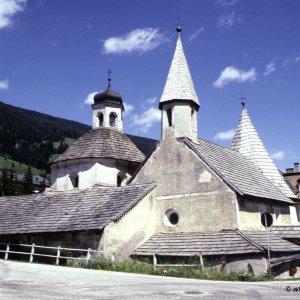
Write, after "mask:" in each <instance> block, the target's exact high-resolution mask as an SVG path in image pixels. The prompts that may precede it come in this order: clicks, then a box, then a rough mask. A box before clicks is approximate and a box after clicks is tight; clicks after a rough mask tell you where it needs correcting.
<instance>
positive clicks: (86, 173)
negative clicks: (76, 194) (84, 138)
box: [51, 159, 130, 191]
mask: <svg viewBox="0 0 300 300" xmlns="http://www.w3.org/2000/svg"><path fill="white" fill-rule="evenodd" d="M120 171H122V172H123V173H125V176H126V180H128V179H129V178H130V175H129V174H128V173H126V170H125V169H123V168H121V167H119V166H117V164H116V161H115V160H113V159H111V160H109V159H105V160H103V159H102V160H101V159H99V160H93V159H91V160H82V161H79V160H76V161H71V162H66V163H58V164H56V165H55V166H53V167H52V170H51V182H52V185H51V188H52V189H54V190H58V191H66V190H71V189H73V188H74V187H73V185H72V182H71V179H70V176H71V175H72V174H78V176H79V186H78V188H79V189H84V188H90V187H92V186H93V185H95V184H96V183H100V184H103V185H111V186H116V185H117V175H118V173H119V172H120Z"/></svg>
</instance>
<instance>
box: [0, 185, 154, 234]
mask: <svg viewBox="0 0 300 300" xmlns="http://www.w3.org/2000/svg"><path fill="white" fill-rule="evenodd" d="M154 187H155V185H153V184H141V185H128V186H124V187H93V188H90V189H85V190H78V189H76V190H71V191H65V192H47V193H44V194H38V195H30V196H9V197H0V234H1V235H4V234H5V235H7V234H21V233H38V232H69V231H78V230H83V231H85V230H97V229H98V230H100V229H102V228H103V227H105V226H106V225H107V224H108V223H109V222H111V221H116V220H117V219H119V218H120V217H121V216H122V215H124V214H126V213H127V212H128V211H129V210H130V209H131V208H133V207H134V206H135V205H136V204H137V203H138V202H139V201H140V200H141V199H143V197H144V196H145V195H147V194H148V193H149V192H150V191H151V190H152V189H154Z"/></svg>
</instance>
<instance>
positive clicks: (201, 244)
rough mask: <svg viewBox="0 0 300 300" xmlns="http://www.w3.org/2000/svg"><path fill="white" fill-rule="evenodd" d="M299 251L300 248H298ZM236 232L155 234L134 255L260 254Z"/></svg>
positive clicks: (259, 250) (257, 248) (260, 250)
mask: <svg viewBox="0 0 300 300" xmlns="http://www.w3.org/2000/svg"><path fill="white" fill-rule="evenodd" d="M299 249H300V248H299ZM260 252H262V249H260V248H259V247H256V246H255V245H253V244H251V243H249V242H248V241H247V240H245V239H244V238H243V237H241V235H239V234H238V233H237V232H236V231H234V230H230V231H220V232H205V233H203V232H180V233H156V234H155V235H153V236H152V237H151V238H150V239H149V240H148V241H147V242H145V243H144V244H143V245H141V246H140V247H138V248H137V250H136V251H135V252H134V254H136V255H152V254H154V253H155V254H159V255H172V254H173V255H177V256H178V255H196V254H199V253H201V254H202V255H224V254H240V253H260Z"/></svg>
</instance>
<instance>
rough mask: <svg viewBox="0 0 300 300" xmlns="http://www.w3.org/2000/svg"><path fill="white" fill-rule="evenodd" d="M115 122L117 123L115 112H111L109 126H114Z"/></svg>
mask: <svg viewBox="0 0 300 300" xmlns="http://www.w3.org/2000/svg"><path fill="white" fill-rule="evenodd" d="M116 123H117V114H116V113H114V112H112V113H110V115H109V126H111V127H115V126H117V124H116Z"/></svg>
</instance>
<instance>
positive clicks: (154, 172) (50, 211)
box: [0, 27, 300, 277]
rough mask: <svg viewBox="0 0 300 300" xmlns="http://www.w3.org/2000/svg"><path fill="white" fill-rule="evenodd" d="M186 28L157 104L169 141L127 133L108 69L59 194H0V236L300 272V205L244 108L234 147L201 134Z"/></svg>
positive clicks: (67, 155)
mask: <svg viewBox="0 0 300 300" xmlns="http://www.w3.org/2000/svg"><path fill="white" fill-rule="evenodd" d="M181 31H182V29H181V28H180V27H177V33H178V38H177V43H176V47H175V52H174V56H173V59H172V62H171V67H170V69H169V73H168V76H167V80H166V83H165V87H164V90H163V92H162V96H161V99H160V102H159V109H160V110H161V116H162V118H161V120H162V121H161V132H162V134H161V140H160V141H155V140H151V139H147V138H144V137H134V136H130V135H127V134H125V133H123V117H122V114H123V112H124V106H123V100H122V96H121V95H120V94H119V93H117V92H115V91H114V90H113V89H112V84H111V78H110V76H109V78H108V87H107V89H106V90H105V91H104V92H101V93H98V94H96V95H95V96H94V103H93V104H92V124H93V127H92V129H91V130H90V131H89V132H87V133H86V134H84V135H83V136H81V137H80V138H79V139H78V140H77V141H75V143H74V144H72V145H71V146H70V147H69V148H68V149H67V150H66V151H65V152H64V153H63V154H61V155H60V156H59V158H58V159H57V160H56V161H54V163H53V164H52V165H51V182H52V185H51V189H48V190H46V191H45V192H44V193H42V194H38V195H27V196H18V197H1V198H0V242H2V243H3V242H14V243H36V244H41V245H50V246H58V245H59V246H61V247H67V246H68V247H74V248H92V249H95V250H100V251H102V252H103V255H104V256H105V257H107V258H111V257H113V258H114V259H117V260H123V259H138V260H143V261H151V260H152V259H154V260H155V261H156V262H158V263H159V262H160V261H161V262H163V261H167V262H169V263H176V262H178V261H182V259H186V258H192V257H195V256H196V257H197V256H198V257H199V256H201V257H203V258H205V261H206V262H207V264H208V265H209V266H214V267H215V268H216V269H218V270H223V271H224V272H231V271H241V270H246V271H249V272H252V273H254V274H262V273H264V272H266V271H267V270H268V268H269V266H271V270H272V272H273V273H274V274H275V275H276V276H277V277H288V275H289V269H290V267H291V266H296V267H300V226H299V220H300V216H299V204H300V202H299V199H297V198H296V196H295V195H294V193H293V192H292V191H291V189H290V187H289V186H288V185H287V183H286V182H285V180H284V178H283V176H282V175H281V173H280V172H279V171H278V169H277V168H276V166H275V164H274V162H273V161H272V159H271V157H270V156H269V154H268V152H267V151H266V149H265V147H264V145H263V142H262V141H261V139H260V137H259V135H258V133H257V131H256V129H255V127H254V125H253V123H252V121H251V119H250V117H249V114H248V111H247V108H246V104H245V103H242V111H241V116H240V120H239V123H238V126H237V130H236V133H235V136H234V138H233V141H232V145H231V147H230V148H226V147H223V146H220V145H217V144H214V143H211V142H209V141H206V140H203V139H201V138H199V137H198V129H197V115H198V112H199V109H200V100H199V98H198V96H197V93H196V89H195V86H194V83H193V80H192V76H191V73H190V70H189V67H188V63H187V60H186V57H185V54H184V50H183V45H182V41H181ZM266 219H268V220H272V225H271V226H270V228H269V229H268V236H269V241H268V242H267V239H266V229H265V227H264V226H263V225H264V224H265V222H266ZM268 249H269V251H268ZM268 252H269V253H270V256H268ZM296 276H300V275H299V273H298V274H296Z"/></svg>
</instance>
